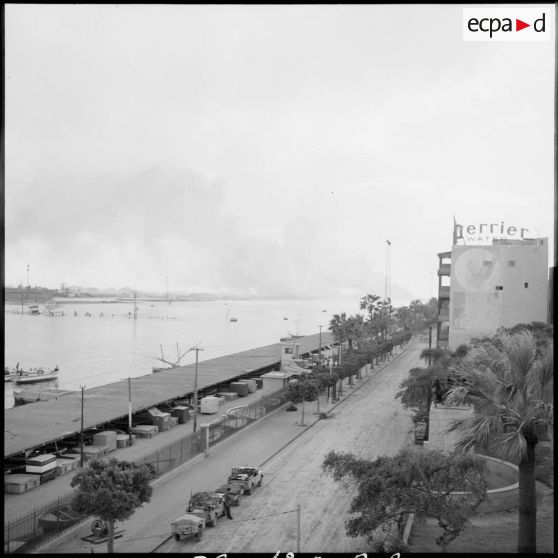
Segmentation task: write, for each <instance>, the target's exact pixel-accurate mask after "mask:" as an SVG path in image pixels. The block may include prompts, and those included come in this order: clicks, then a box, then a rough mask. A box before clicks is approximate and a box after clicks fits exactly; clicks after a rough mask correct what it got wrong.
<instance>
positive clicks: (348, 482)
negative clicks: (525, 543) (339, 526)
mask: <svg viewBox="0 0 558 558" xmlns="http://www.w3.org/2000/svg"><path fill="white" fill-rule="evenodd" d="M322 469H323V471H324V473H325V474H327V475H330V476H331V477H332V478H333V480H335V481H337V482H341V483H342V484H343V485H344V486H345V487H346V488H347V489H356V493H355V496H354V497H353V500H352V502H351V505H350V509H349V511H350V513H351V517H350V518H349V519H348V520H347V521H346V523H345V527H346V532H347V535H348V536H350V537H357V536H366V537H367V541H368V543H369V544H370V545H371V546H372V550H373V551H375V552H382V551H383V552H390V551H392V550H396V549H397V548H398V545H399V547H400V544H401V543H400V539H399V538H398V537H397V538H395V539H394V540H392V541H391V542H389V541H386V540H385V539H384V537H383V536H382V535H381V531H382V530H381V527H382V526H383V525H385V524H386V523H387V522H395V523H396V524H397V525H399V523H400V522H401V520H402V518H403V517H404V514H407V513H414V514H415V515H416V517H417V519H419V520H420V519H421V518H425V517H427V516H431V517H435V518H436V519H437V520H438V524H439V526H440V528H441V530H442V533H441V535H440V537H438V538H437V539H436V543H437V544H438V545H440V546H441V547H442V549H444V550H445V549H446V548H447V546H448V545H449V544H450V542H451V541H452V540H454V539H455V538H456V537H457V536H458V535H459V533H460V532H461V531H462V530H463V529H464V527H465V526H466V525H467V522H468V518H469V517H470V515H471V514H472V513H473V512H474V510H475V509H476V507H477V506H478V505H479V504H480V503H481V502H482V501H483V500H484V498H485V495H486V478H485V472H484V470H485V465H484V463H483V461H482V460H481V458H479V457H478V456H475V455H470V454H469V455H466V456H456V455H455V454H450V455H446V454H444V453H443V452H441V451H439V450H428V451H416V450H413V449H411V448H404V449H402V450H401V451H399V453H397V454H396V455H395V456H393V457H388V456H381V457H378V458H377V459H375V460H374V461H369V460H366V459H360V458H357V457H355V456H354V455H353V454H351V453H336V452H334V451H331V452H329V453H328V454H327V456H326V457H325V459H324V462H323V464H322ZM452 492H465V494H461V495H456V494H451V493H452ZM397 531H398V532H400V530H397Z"/></svg>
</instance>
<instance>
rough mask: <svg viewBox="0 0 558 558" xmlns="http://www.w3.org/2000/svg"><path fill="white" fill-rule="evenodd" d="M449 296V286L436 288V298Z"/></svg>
mask: <svg viewBox="0 0 558 558" xmlns="http://www.w3.org/2000/svg"><path fill="white" fill-rule="evenodd" d="M449 297H450V288H449V287H440V289H439V290H438V298H449Z"/></svg>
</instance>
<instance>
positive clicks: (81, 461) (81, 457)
mask: <svg viewBox="0 0 558 558" xmlns="http://www.w3.org/2000/svg"><path fill="white" fill-rule="evenodd" d="M80 388H81V428H80V435H79V438H80V460H79V466H80V467H81V468H82V469H83V390H84V389H85V386H80Z"/></svg>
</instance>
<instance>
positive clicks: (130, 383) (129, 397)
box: [128, 376, 132, 446]
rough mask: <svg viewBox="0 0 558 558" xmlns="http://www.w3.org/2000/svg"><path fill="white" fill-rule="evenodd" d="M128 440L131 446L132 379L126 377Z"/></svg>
mask: <svg viewBox="0 0 558 558" xmlns="http://www.w3.org/2000/svg"><path fill="white" fill-rule="evenodd" d="M128 439H129V442H130V446H131V445H132V378H130V376H128Z"/></svg>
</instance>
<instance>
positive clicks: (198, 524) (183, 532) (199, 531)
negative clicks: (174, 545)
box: [171, 513, 205, 541]
mask: <svg viewBox="0 0 558 558" xmlns="http://www.w3.org/2000/svg"><path fill="white" fill-rule="evenodd" d="M171 527H172V534H173V535H174V540H175V541H178V540H180V539H181V538H182V537H184V538H190V537H192V538H194V539H196V540H197V541H199V540H200V539H201V538H202V536H203V530H204V528H205V520H204V519H202V518H201V517H198V516H197V515H194V514H191V513H187V514H184V515H182V516H180V517H178V518H176V519H175V520H174V521H173V522H172V524H171Z"/></svg>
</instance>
